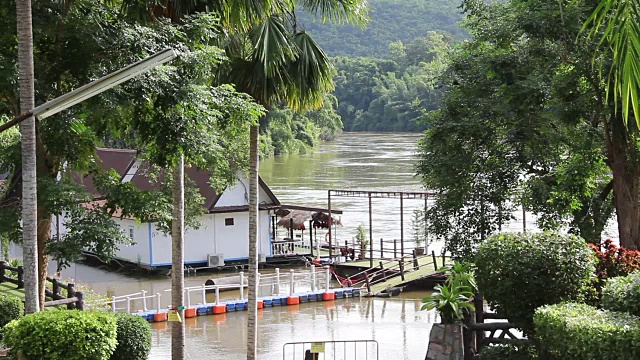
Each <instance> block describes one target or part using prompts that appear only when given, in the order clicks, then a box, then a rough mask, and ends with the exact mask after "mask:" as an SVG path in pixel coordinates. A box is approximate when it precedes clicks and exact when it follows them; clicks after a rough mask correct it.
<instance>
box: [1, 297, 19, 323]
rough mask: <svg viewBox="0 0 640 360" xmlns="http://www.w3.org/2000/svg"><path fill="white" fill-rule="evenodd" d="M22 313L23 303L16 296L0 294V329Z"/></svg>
mask: <svg viewBox="0 0 640 360" xmlns="http://www.w3.org/2000/svg"><path fill="white" fill-rule="evenodd" d="M23 315H24V305H23V304H22V300H20V299H19V298H17V297H14V296H10V295H4V294H0V329H2V328H3V327H4V326H5V325H7V324H8V323H10V322H11V321H13V320H17V319H19V318H21V317H22V316H23Z"/></svg>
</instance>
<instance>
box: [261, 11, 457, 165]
mask: <svg viewBox="0 0 640 360" xmlns="http://www.w3.org/2000/svg"><path fill="white" fill-rule="evenodd" d="M460 3H461V1H460V0H371V1H370V4H371V10H370V17H371V21H370V22H369V24H368V26H367V27H366V28H364V29H361V28H358V27H353V26H350V25H344V26H340V25H327V24H322V23H320V22H314V21H311V20H310V17H309V16H305V15H302V16H301V19H302V21H301V23H300V26H302V27H304V28H305V30H306V31H308V32H309V33H311V34H313V35H314V38H315V39H317V41H318V43H319V44H320V45H321V46H322V47H323V49H324V50H325V51H327V53H329V54H330V55H332V56H334V57H333V63H334V66H335V68H336V74H335V77H334V80H335V85H336V89H335V91H334V93H333V96H332V97H328V98H327V104H326V105H325V107H324V108H323V109H321V110H318V111H310V112H307V113H305V114H296V113H294V112H292V111H291V110H289V109H283V108H279V109H274V110H271V112H270V114H269V115H268V117H267V118H266V119H263V121H262V122H261V131H262V135H263V137H262V154H263V155H266V156H270V155H274V154H285V153H305V152H307V151H309V149H310V148H312V147H314V146H315V145H316V144H318V143H319V142H320V141H326V140H331V139H333V138H334V137H335V136H336V135H337V134H339V133H340V131H342V129H344V130H345V131H398V132H400V131H410V132H418V131H423V130H425V128H426V125H425V124H424V123H422V122H421V121H420V119H423V118H424V114H425V113H426V112H429V111H432V110H436V109H437V108H438V104H439V101H440V99H441V97H442V96H441V95H442V93H443V91H444V89H443V87H442V86H439V83H438V78H439V76H440V75H441V73H442V71H443V70H444V69H445V68H446V54H447V53H448V52H449V50H450V49H451V48H452V46H453V44H454V43H455V42H457V41H459V40H461V39H463V38H465V37H466V35H467V34H466V32H465V30H464V29H462V28H461V27H460V26H459V24H458V22H459V21H460V20H461V10H460V9H459V8H458V7H459V5H460Z"/></svg>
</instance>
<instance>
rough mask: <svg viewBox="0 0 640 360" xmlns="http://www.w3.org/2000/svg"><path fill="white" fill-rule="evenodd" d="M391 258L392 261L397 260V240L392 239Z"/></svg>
mask: <svg viewBox="0 0 640 360" xmlns="http://www.w3.org/2000/svg"><path fill="white" fill-rule="evenodd" d="M393 258H394V259H397V258H398V240H397V239H393Z"/></svg>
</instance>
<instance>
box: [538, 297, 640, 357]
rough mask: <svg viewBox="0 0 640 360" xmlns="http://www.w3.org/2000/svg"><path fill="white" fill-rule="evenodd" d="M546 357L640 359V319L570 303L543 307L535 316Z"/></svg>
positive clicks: (540, 349) (541, 351) (539, 340)
mask: <svg viewBox="0 0 640 360" xmlns="http://www.w3.org/2000/svg"><path fill="white" fill-rule="evenodd" d="M534 321H535V327H536V334H537V340H538V343H539V348H538V350H539V352H540V355H541V357H542V358H543V359H550V360H564V359H589V360H591V359H593V360H596V359H598V360H609V359H610V360H614V359H615V360H619V359H638V358H640V347H639V346H638V344H639V343H640V318H638V317H636V316H633V315H629V314H625V313H617V312H613V311H607V310H599V309H596V308H595V307H592V306H589V305H585V304H577V303H567V304H558V305H550V306H543V307H541V308H539V309H538V310H536V314H535V316H534Z"/></svg>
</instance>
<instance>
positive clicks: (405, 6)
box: [301, 0, 467, 58]
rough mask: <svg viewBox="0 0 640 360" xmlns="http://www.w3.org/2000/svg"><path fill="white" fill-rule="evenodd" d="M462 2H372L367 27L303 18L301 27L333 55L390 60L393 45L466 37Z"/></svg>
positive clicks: (381, 0) (372, 0)
mask: <svg viewBox="0 0 640 360" xmlns="http://www.w3.org/2000/svg"><path fill="white" fill-rule="evenodd" d="M461 3H462V0H369V8H370V10H369V15H370V18H371V20H370V21H369V24H368V25H367V27H366V28H364V29H361V28H359V27H354V26H352V25H329V24H323V23H322V22H319V21H317V20H311V18H310V17H309V16H304V15H303V16H301V25H302V26H303V27H304V28H305V30H306V31H308V32H309V33H311V34H312V35H313V37H314V39H316V41H317V42H318V43H319V44H320V46H321V47H322V48H323V49H324V50H325V51H326V52H327V53H328V54H329V55H331V56H349V57H356V56H367V57H375V58H389V57H390V56H391V55H392V54H390V53H389V52H388V48H389V44H391V43H392V42H394V41H398V40H399V41H402V42H404V43H410V42H412V41H413V40H414V39H416V38H418V37H421V36H425V35H426V34H427V32H429V31H433V30H437V31H443V32H448V33H450V34H452V35H453V36H454V37H455V38H456V39H458V40H460V39H462V38H464V37H466V34H467V33H466V31H465V30H464V29H462V28H461V27H460V26H459V25H458V22H459V21H460V20H461V19H462V14H461V11H460V9H459V7H460V5H461Z"/></svg>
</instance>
